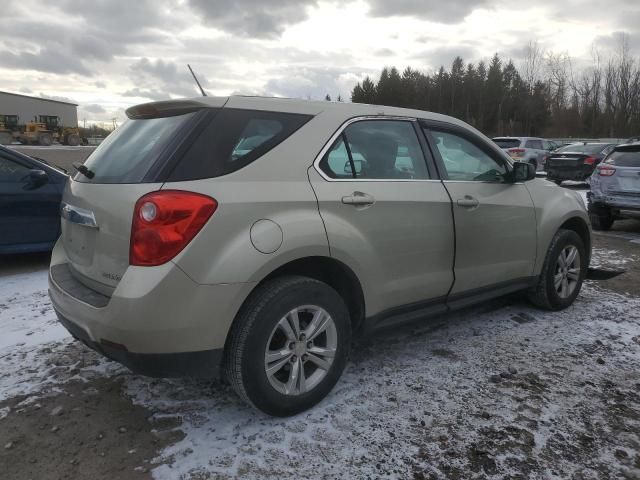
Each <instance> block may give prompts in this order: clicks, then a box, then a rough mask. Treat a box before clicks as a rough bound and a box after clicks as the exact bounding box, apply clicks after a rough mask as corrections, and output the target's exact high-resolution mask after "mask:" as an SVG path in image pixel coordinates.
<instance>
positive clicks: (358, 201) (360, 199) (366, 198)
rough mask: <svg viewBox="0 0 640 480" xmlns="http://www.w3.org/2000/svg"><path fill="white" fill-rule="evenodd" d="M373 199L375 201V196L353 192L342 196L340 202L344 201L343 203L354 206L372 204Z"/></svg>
mask: <svg viewBox="0 0 640 480" xmlns="http://www.w3.org/2000/svg"><path fill="white" fill-rule="evenodd" d="M375 201H376V199H375V198H373V197H372V196H371V195H369V194H367V193H363V192H353V194H351V195H348V196H346V197H342V203H344V204H345V205H355V206H363V205H373V204H374V203H375Z"/></svg>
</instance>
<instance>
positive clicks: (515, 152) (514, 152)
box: [507, 148, 524, 157]
mask: <svg viewBox="0 0 640 480" xmlns="http://www.w3.org/2000/svg"><path fill="white" fill-rule="evenodd" d="M507 153H508V154H509V155H511V156H512V157H521V156H522V155H524V148H510V149H509V150H507Z"/></svg>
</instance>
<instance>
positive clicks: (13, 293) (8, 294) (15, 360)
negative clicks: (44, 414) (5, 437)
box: [0, 270, 69, 400]
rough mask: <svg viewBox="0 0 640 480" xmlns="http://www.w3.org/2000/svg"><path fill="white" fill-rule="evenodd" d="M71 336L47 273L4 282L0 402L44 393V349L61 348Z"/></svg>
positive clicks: (0, 285)
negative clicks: (41, 371) (49, 291)
mask: <svg viewBox="0 0 640 480" xmlns="http://www.w3.org/2000/svg"><path fill="white" fill-rule="evenodd" d="M68 341H69V333H68V332H67V331H66V329H65V328H64V327H62V326H61V325H60V324H59V323H58V322H57V320H56V316H55V313H54V312H53V309H52V308H51V301H50V300H49V296H48V294H47V271H46V270H41V271H37V272H29V273H21V274H17V275H12V276H6V277H2V278H0V362H1V366H0V400H4V399H6V398H10V397H12V396H15V395H18V394H24V393H29V392H33V391H37V390H40V389H41V388H42V387H43V385H44V384H45V383H50V379H48V378H47V375H46V374H44V375H37V373H38V370H39V368H40V367H41V366H40V365H38V363H39V362H38V361H37V359H36V357H38V356H39V355H40V354H41V350H42V348H43V346H44V345H46V346H47V348H48V349H52V348H58V347H60V346H62V345H64V344H65V343H67V342H68Z"/></svg>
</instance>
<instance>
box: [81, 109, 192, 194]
mask: <svg viewBox="0 0 640 480" xmlns="http://www.w3.org/2000/svg"><path fill="white" fill-rule="evenodd" d="M193 115H195V113H187V114H184V115H176V116H172V117H162V118H150V119H141V120H127V121H126V122H124V123H123V124H122V125H121V126H120V127H119V128H117V129H116V130H115V131H114V132H113V133H111V134H110V135H109V136H108V137H107V138H106V139H105V140H104V141H103V142H102V143H101V144H100V146H99V147H98V148H96V150H95V151H94V152H93V153H92V154H91V156H90V157H89V158H88V159H87V161H86V162H85V166H86V167H87V168H88V169H89V170H91V171H92V172H93V173H94V176H93V177H92V178H88V177H87V176H85V175H83V174H81V173H77V174H76V175H75V177H74V180H76V181H79V182H87V183H138V182H141V181H142V180H143V178H144V177H145V174H146V173H147V172H148V171H149V169H150V168H151V167H152V166H153V164H154V163H155V161H156V160H157V159H158V158H159V156H160V155H162V154H163V152H164V150H165V148H166V147H167V145H168V144H169V142H170V141H171V140H172V139H173V138H174V136H175V134H176V132H178V130H179V129H180V128H181V127H183V126H184V125H185V124H186V123H187V122H188V121H189V119H191V118H192V117H193Z"/></svg>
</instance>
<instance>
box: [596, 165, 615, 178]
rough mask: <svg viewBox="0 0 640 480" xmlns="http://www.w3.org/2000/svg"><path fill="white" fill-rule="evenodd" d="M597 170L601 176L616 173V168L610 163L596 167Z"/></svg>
mask: <svg viewBox="0 0 640 480" xmlns="http://www.w3.org/2000/svg"><path fill="white" fill-rule="evenodd" d="M596 171H597V172H598V175H600V176H601V177H610V176H611V175H613V174H614V173H616V169H615V168H613V167H610V166H609V165H600V166H599V167H598V168H597V169H596Z"/></svg>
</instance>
